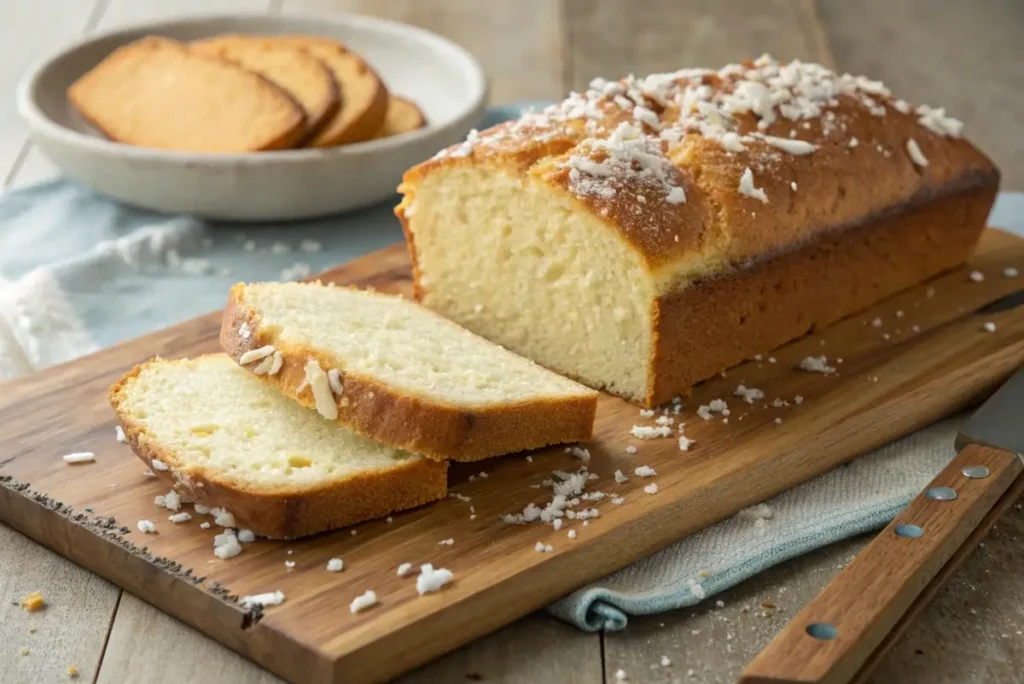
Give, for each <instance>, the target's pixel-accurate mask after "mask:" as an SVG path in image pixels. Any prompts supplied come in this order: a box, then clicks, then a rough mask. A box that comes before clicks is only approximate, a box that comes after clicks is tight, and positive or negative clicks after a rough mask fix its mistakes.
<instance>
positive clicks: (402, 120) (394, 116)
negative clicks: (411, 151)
mask: <svg viewBox="0 0 1024 684" xmlns="http://www.w3.org/2000/svg"><path fill="white" fill-rule="evenodd" d="M426 125H427V119H426V117H424V116H423V112H422V111H420V108H419V107H417V106H416V103H415V102H413V101H412V100H407V99H405V98H404V97H399V96H398V95H389V96H388V113H387V116H385V117H384V125H383V126H381V127H380V130H379V131H377V134H376V135H375V136H373V137H374V138H389V137H391V136H392V135H398V134H399V133H408V132H409V131H415V130H417V129H419V128H423V127H424V126H426Z"/></svg>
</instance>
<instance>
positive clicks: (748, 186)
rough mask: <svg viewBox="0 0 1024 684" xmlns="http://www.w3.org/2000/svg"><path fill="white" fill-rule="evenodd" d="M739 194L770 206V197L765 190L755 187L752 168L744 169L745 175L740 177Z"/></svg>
mask: <svg viewBox="0 0 1024 684" xmlns="http://www.w3.org/2000/svg"><path fill="white" fill-rule="evenodd" d="M739 193H740V194H741V195H746V196H747V197H751V198H753V199H756V200H761V201H762V202H764V203H765V204H768V195H766V194H765V193H764V190H762V189H761V188H755V187H754V173H753V171H751V170H750V167H747V168H745V169H743V175H742V176H740V187H739Z"/></svg>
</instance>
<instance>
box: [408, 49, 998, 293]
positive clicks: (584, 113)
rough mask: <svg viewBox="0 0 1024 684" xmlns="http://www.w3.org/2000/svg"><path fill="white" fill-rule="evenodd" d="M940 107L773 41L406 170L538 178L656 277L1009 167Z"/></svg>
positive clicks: (531, 118) (683, 273) (684, 272)
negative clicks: (802, 57) (786, 53)
mask: <svg viewBox="0 0 1024 684" xmlns="http://www.w3.org/2000/svg"><path fill="white" fill-rule="evenodd" d="M962 127H963V124H962V123H961V122H960V121H958V120H956V119H954V118H952V117H950V116H948V115H947V114H946V112H945V111H944V110H943V109H941V108H933V107H929V106H926V105H922V106H918V107H915V106H912V105H910V104H908V103H907V102H905V101H904V100H901V99H898V98H896V97H894V96H893V95H892V94H891V93H890V91H889V89H888V88H886V87H885V86H884V85H883V84H882V83H880V82H878V81H872V80H870V79H868V78H865V77H862V76H852V75H849V74H842V75H839V74H836V73H835V72H833V71H831V70H829V69H827V68H826V67H823V66H821V65H819V64H813V63H807V62H800V61H792V62H788V63H780V62H778V61H776V60H774V59H772V58H771V57H770V56H768V55H764V56H762V57H760V58H758V59H757V60H754V61H747V62H744V63H742V64H731V65H728V66H726V67H724V68H722V69H719V70H718V71H713V70H709V69H683V70H681V71H677V72H674V73H667V74H654V75H651V76H647V77H645V78H636V77H633V76H630V77H627V78H625V79H622V80H620V81H606V80H604V79H600V78H598V79H594V80H593V81H592V82H591V83H590V87H589V89H588V90H587V91H586V92H584V93H572V94H571V95H570V96H569V97H568V98H566V99H565V100H563V101H562V102H560V103H558V104H555V105H552V106H550V107H547V108H546V109H544V110H542V111H540V112H534V113H528V114H525V115H524V116H522V117H521V118H519V119H518V120H516V121H512V122H506V123H503V124H500V125H498V126H495V127H493V128H490V129H488V130H485V131H483V132H477V131H472V132H471V133H470V135H469V136H468V138H467V139H466V141H465V142H463V143H461V144H459V145H455V146H452V147H449V148H447V149H445V150H442V151H441V152H439V153H438V154H437V156H435V157H434V158H433V159H430V160H428V161H426V162H424V163H422V164H420V165H418V166H416V167H413V168H412V169H410V170H409V171H407V172H406V174H405V177H404V180H403V183H402V185H401V186H400V187H399V190H400V191H401V192H403V193H404V194H405V197H404V199H403V202H402V204H401V205H400V206H399V208H398V210H397V211H398V213H399V215H400V216H402V215H404V214H405V213H406V211H407V210H408V208H409V207H410V206H412V205H413V204H414V202H415V190H416V185H417V184H418V183H419V182H421V181H422V180H423V179H424V178H425V177H426V176H427V175H428V174H432V173H435V172H437V171H439V170H443V169H446V168H452V167H454V166H458V165H464V164H471V165H477V166H484V167H489V168H491V169H493V170H494V171H495V172H499V173H508V174H511V175H514V176H518V177H521V178H525V179H528V180H536V181H540V182H542V183H544V184H547V185H549V186H551V187H552V188H555V189H557V190H559V191H561V192H563V193H564V195H565V197H566V198H567V199H568V201H570V202H571V203H572V206H573V208H574V210H580V211H589V212H592V213H593V214H594V215H595V216H598V217H600V218H601V219H602V220H603V221H604V222H605V223H606V224H607V225H609V226H611V227H612V228H613V229H614V230H616V231H618V233H619V235H620V236H621V237H622V238H623V239H624V240H625V241H626V243H627V244H628V245H630V246H631V247H632V248H633V249H634V250H635V251H636V252H637V253H638V254H639V255H640V257H641V259H642V261H643V263H644V264H645V266H646V268H647V269H648V270H649V271H650V272H651V273H652V275H654V276H655V278H656V280H657V281H660V284H661V285H662V287H667V286H671V285H673V284H678V283H679V282H680V281H682V280H690V279H693V278H695V277H700V276H702V275H706V274H711V273H716V272H719V271H721V270H722V269H723V268H728V267H729V266H731V265H741V264H743V263H745V262H749V261H751V260H755V259H760V258H764V257H766V256H769V255H771V254H773V253H775V252H779V251H784V250H787V249H791V248H793V247H795V246H797V245H799V244H801V243H803V242H806V241H807V240H810V239H813V238H814V236H815V235H817V234H819V233H821V232H823V231H826V230H830V229H835V228H841V227H843V226H848V225H852V224H856V223H860V222H864V221H867V220H870V219H871V218H873V217H875V216H876V215H878V214H880V213H885V212H889V211H897V210H899V208H900V207H901V206H904V205H907V204H914V203H917V202H923V201H927V200H928V199H929V198H931V197H934V196H937V195H941V194H945V193H948V192H953V191H955V190H959V189H962V188H964V187H971V186H976V185H998V182H999V172H998V170H997V169H996V167H995V166H994V165H993V163H992V162H991V161H990V160H989V159H988V158H987V157H986V156H985V155H984V154H983V153H981V152H980V151H979V150H978V149H977V148H975V147H974V146H973V145H971V144H970V143H969V142H967V141H966V140H964V139H963V138H961V129H962Z"/></svg>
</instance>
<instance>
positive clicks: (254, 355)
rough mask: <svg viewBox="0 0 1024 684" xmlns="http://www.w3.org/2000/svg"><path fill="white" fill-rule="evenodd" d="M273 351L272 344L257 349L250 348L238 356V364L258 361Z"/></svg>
mask: <svg viewBox="0 0 1024 684" xmlns="http://www.w3.org/2000/svg"><path fill="white" fill-rule="evenodd" d="M273 353H274V345H272V344H268V345H264V346H262V347H260V348H259V349H250V350H249V351H247V352H245V353H244V354H242V355H241V356H240V357H239V358H238V363H239V365H242V366H244V365H246V364H249V363H252V362H253V361H260V360H262V359H265V358H267V357H268V356H270V355H271V354H273Z"/></svg>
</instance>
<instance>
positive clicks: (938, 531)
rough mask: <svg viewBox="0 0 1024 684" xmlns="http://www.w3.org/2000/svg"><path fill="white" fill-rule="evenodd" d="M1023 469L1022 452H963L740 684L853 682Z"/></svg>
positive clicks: (802, 613) (976, 449)
mask: <svg viewBox="0 0 1024 684" xmlns="http://www.w3.org/2000/svg"><path fill="white" fill-rule="evenodd" d="M984 469H987V471H988V474H987V476H982V474H983V473H984ZM1022 470H1024V463H1022V460H1021V458H1020V456H1019V455H1017V454H1016V453H1012V452H1009V451H1003V450H1000V449H994V448H991V447H988V446H980V445H976V444H970V445H967V446H965V447H964V448H963V449H962V450H961V451H960V453H959V454H957V456H956V457H955V458H954V459H953V460H952V461H951V462H950V463H949V465H947V466H946V468H944V469H943V471H942V472H941V473H939V475H938V476H937V477H936V478H935V479H934V480H932V482H931V484H929V485H928V488H927V489H926V490H925V491H923V492H922V493H921V494H920V495H919V496H918V497H917V498H915V499H914V500H913V501H912V502H911V503H910V505H909V506H908V507H907V508H906V509H905V510H904V511H902V512H901V513H900V514H899V515H898V516H897V517H896V519H895V520H893V521H892V523H890V524H889V526H888V527H886V528H885V530H883V531H882V532H881V533H880V534H879V535H878V536H877V537H876V538H875V539H874V540H873V541H872V542H871V543H870V544H869V545H868V546H867V548H865V549H864V551H862V552H861V553H860V554H859V555H858V556H857V557H856V558H855V559H854V560H853V562H852V563H850V565H848V566H847V567H846V568H845V569H844V570H843V571H842V572H841V573H840V574H839V575H838V576H837V577H836V578H835V579H834V580H833V581H832V583H831V584H829V585H828V586H827V587H826V588H825V589H824V591H822V592H821V593H820V594H818V596H817V597H815V599H814V600H812V601H811V603H810V604H808V605H807V606H806V607H805V608H804V609H803V610H802V611H800V613H799V614H798V615H797V616H796V617H794V618H793V619H792V620H791V621H790V622H789V624H788V625H787V626H786V627H785V629H783V631H782V632H781V633H780V634H779V635H778V636H776V637H775V639H774V640H773V641H772V642H771V643H770V644H769V645H768V647H767V648H765V650H763V651H762V652H761V653H760V654H759V655H758V656H757V658H755V659H754V661H753V662H752V663H751V664H750V665H749V666H748V667H747V669H746V670H745V671H744V673H743V676H742V678H741V679H740V682H741V684H768V683H769V682H770V683H771V684H784V683H786V682H793V683H797V682H800V683H811V682H814V683H815V684H817V683H825V682H828V683H829V684H833V683H839V682H848V681H850V680H851V679H852V678H853V677H854V676H855V675H856V674H857V672H858V670H859V669H860V668H861V666H862V665H863V664H864V662H865V661H866V660H867V658H868V657H869V656H870V655H871V653H872V652H873V651H874V650H875V648H876V647H877V646H878V645H879V644H880V643H881V642H882V640H883V639H884V638H885V636H886V635H887V634H888V632H889V631H890V630H891V629H892V627H893V626H894V625H895V624H896V622H897V621H898V620H899V619H900V617H901V616H902V615H903V613H904V612H905V611H906V610H907V608H908V607H909V606H910V605H911V603H912V602H913V601H914V599H915V598H916V597H917V596H918V594H920V593H921V591H922V590H923V589H924V588H925V586H926V585H927V584H928V583H929V582H930V581H931V579H932V578H933V577H934V576H935V575H936V573H938V571H939V570H940V569H941V568H942V566H943V565H944V564H945V563H946V561H947V560H949V558H950V557H951V556H952V555H953V553H954V552H956V550H957V549H958V548H959V547H960V545H961V544H962V543H963V542H964V540H965V539H966V538H967V537H968V535H970V534H971V532H972V531H973V530H974V528H975V527H976V526H977V525H978V523H979V522H980V521H981V519H982V518H984V517H985V515H986V514H987V513H988V511H989V510H990V509H991V508H992V506H993V505H994V504H995V502H996V501H997V500H998V499H999V498H1000V497H1001V496H1002V494H1003V492H1005V491H1006V489H1007V488H1008V487H1009V486H1010V485H1011V484H1012V483H1013V482H1014V480H1015V479H1016V478H1017V476H1018V475H1019V474H1020V473H1021V471H1022Z"/></svg>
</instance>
